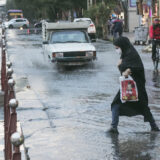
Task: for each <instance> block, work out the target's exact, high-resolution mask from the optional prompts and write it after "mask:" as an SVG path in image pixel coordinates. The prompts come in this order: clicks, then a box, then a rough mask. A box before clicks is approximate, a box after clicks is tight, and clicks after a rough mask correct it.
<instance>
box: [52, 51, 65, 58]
mask: <svg viewBox="0 0 160 160" xmlns="http://www.w3.org/2000/svg"><path fill="white" fill-rule="evenodd" d="M52 57H53V58H56V57H57V58H59V57H63V53H62V52H59V53H54V52H53V53H52Z"/></svg>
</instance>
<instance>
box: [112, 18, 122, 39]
mask: <svg viewBox="0 0 160 160" xmlns="http://www.w3.org/2000/svg"><path fill="white" fill-rule="evenodd" d="M112 31H113V39H114V40H115V39H116V38H118V37H121V36H122V33H123V22H122V21H121V20H120V19H119V18H117V19H115V20H114V21H113V25H112Z"/></svg>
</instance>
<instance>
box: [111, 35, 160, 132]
mask: <svg viewBox="0 0 160 160" xmlns="http://www.w3.org/2000/svg"><path fill="white" fill-rule="evenodd" d="M114 45H115V48H116V52H118V53H119V54H120V55H121V57H120V61H119V63H118V68H119V70H120V72H121V74H122V75H123V76H125V77H127V76H128V75H131V77H132V78H133V79H134V81H135V82H136V84H137V89H138V99H139V101H137V102H126V103H122V102H121V100H120V91H118V93H117V95H116V96H115V98H114V100H113V102H112V104H111V110H112V124H111V128H110V129H109V132H111V133H118V130H117V126H118V122H119V116H122V115H124V116H135V115H143V116H144V121H145V122H149V123H150V126H151V130H152V131H160V130H159V128H158V126H157V125H156V123H155V120H154V118H153V116H152V113H151V111H150V109H149V107H148V96H147V92H146V89H145V82H146V80H145V74H144V67H143V64H142V61H141V58H140V56H139V54H138V53H137V51H136V50H135V48H134V47H133V46H132V44H131V43H130V41H129V39H128V38H126V37H119V38H118V39H116V40H115V41H114Z"/></svg>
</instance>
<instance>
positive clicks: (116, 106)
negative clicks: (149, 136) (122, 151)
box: [111, 104, 155, 128]
mask: <svg viewBox="0 0 160 160" xmlns="http://www.w3.org/2000/svg"><path fill="white" fill-rule="evenodd" d="M119 108H120V104H114V105H113V106H112V123H111V125H112V127H113V128H117V127H118V123H119ZM144 116H146V117H148V120H147V121H149V123H150V126H151V128H152V127H153V126H155V120H154V118H153V115H152V113H151V111H150V109H149V108H146V112H145V115H144Z"/></svg>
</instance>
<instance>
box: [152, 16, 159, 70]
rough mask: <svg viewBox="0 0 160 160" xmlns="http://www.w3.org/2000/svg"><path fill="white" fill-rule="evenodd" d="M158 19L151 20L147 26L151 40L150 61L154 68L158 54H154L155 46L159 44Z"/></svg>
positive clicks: (156, 65) (156, 67)
mask: <svg viewBox="0 0 160 160" xmlns="http://www.w3.org/2000/svg"><path fill="white" fill-rule="evenodd" d="M159 22H160V21H159V19H155V20H154V21H153V25H151V26H150V28H149V37H150V39H151V41H152V61H153V66H154V70H157V69H158V63H156V61H157V62H159V58H160V57H159V56H156V47H157V45H158V44H160V23H159Z"/></svg>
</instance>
